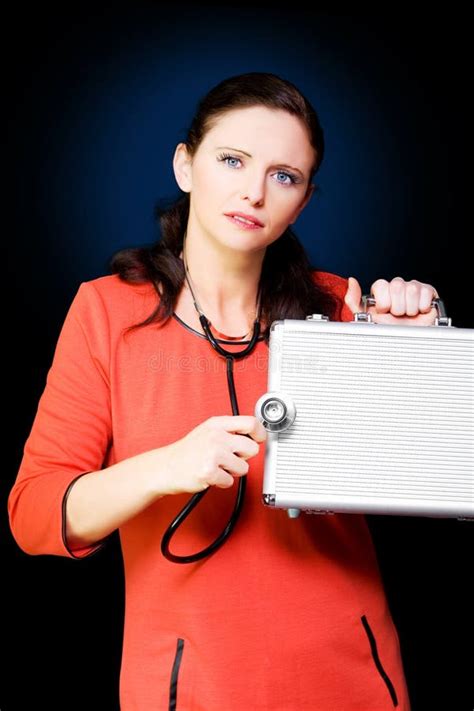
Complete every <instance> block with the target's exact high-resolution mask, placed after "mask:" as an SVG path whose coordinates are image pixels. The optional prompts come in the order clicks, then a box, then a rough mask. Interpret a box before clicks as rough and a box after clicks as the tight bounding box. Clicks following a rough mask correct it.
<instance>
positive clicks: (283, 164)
mask: <svg viewBox="0 0 474 711" xmlns="http://www.w3.org/2000/svg"><path fill="white" fill-rule="evenodd" d="M215 150H216V151H220V150H227V151H235V152H236V153H243V154H244V156H248V157H249V158H251V157H252V155H251V154H250V153H247V152H246V151H243V150H242V149H241V148H231V147H230V146H216V148H215ZM271 167H272V168H289V169H290V170H295V171H296V172H297V173H299V174H300V175H301V176H302V177H303V178H304V174H303V173H302V171H301V170H300V169H299V168H295V167H293V166H292V165H287V164H286V163H275V165H272V166H271Z"/></svg>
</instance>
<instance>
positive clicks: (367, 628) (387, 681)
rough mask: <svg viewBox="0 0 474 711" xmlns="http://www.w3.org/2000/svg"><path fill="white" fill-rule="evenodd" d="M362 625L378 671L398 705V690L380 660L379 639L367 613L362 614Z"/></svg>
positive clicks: (393, 700)
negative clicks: (377, 639) (376, 637)
mask: <svg viewBox="0 0 474 711" xmlns="http://www.w3.org/2000/svg"><path fill="white" fill-rule="evenodd" d="M360 619H361V622H362V625H363V627H364V630H365V633H366V635H367V639H368V641H369V644H370V651H371V653H372V659H373V660H374V664H375V666H376V668H377V671H378V673H379V674H380V676H381V677H382V679H383V681H384V682H385V685H386V687H387V690H388V693H389V694H390V697H391V699H392V703H393V705H394V706H398V698H397V692H396V691H395V687H394V685H393V684H392V681H391V679H390V677H389V676H388V674H387V672H386V671H385V669H384V668H383V665H382V662H381V661H380V657H379V653H378V649H377V641H376V639H375V636H374V633H373V632H372V629H371V627H370V625H369V622H368V620H367V617H366V616H365V615H362V617H361V618H360Z"/></svg>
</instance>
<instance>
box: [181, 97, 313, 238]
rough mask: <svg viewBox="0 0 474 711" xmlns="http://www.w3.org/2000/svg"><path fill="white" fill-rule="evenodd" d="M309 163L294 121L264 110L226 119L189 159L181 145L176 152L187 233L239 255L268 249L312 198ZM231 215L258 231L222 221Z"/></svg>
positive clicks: (302, 131) (308, 149)
mask: <svg viewBox="0 0 474 711" xmlns="http://www.w3.org/2000/svg"><path fill="white" fill-rule="evenodd" d="M314 160H315V151H314V149H313V147H312V146H311V143H310V141H309V138H308V134H307V129H306V128H305V125H304V124H303V123H302V122H301V120H300V119H299V118H297V117H296V116H293V115H292V114H289V113H287V112H286V111H283V110H273V109H268V108H266V107H263V106H255V107H249V108H244V109H235V110H232V111H229V112H227V113H226V114H224V115H223V116H222V117H221V118H219V119H218V120H217V122H216V123H215V124H214V125H213V127H212V128H211V129H210V130H209V131H208V132H207V134H206V135H205V137H204V139H203V141H202V142H201V144H200V146H199V148H198V150H197V151H196V153H195V155H194V157H193V158H192V159H191V158H190V157H189V156H188V155H187V152H186V148H185V145H184V144H179V146H178V147H177V149H176V153H175V160H174V167H175V174H176V179H177V180H178V184H179V185H180V187H181V188H182V189H183V190H185V191H186V192H189V193H190V217H189V220H190V222H189V225H188V230H190V229H193V230H198V231H199V232H204V233H206V234H207V235H209V236H211V237H212V238H213V239H216V240H218V241H219V242H221V243H224V244H226V245H227V246H228V247H230V248H233V249H237V250H244V251H247V250H251V251H253V250H255V249H256V250H258V249H262V248H265V247H267V246H268V245H269V244H271V243H272V242H274V241H275V240H276V239H278V237H280V235H281V234H282V233H283V232H284V231H285V229H286V228H287V227H288V225H290V224H292V223H293V222H294V221H295V220H296V219H297V217H298V215H299V213H300V212H301V210H302V209H303V208H304V207H305V205H306V204H307V202H308V200H309V198H310V197H311V193H312V190H313V187H314V186H311V185H309V176H310V171H311V168H312V166H313V164H314ZM235 212H240V213H244V214H245V215H249V216H251V217H253V218H254V219H256V220H258V221H259V222H260V223H261V224H262V226H261V227H258V228H257V229H248V226H246V225H245V224H242V222H239V221H237V220H236V219H235V218H234V219H233V218H230V217H228V215H229V213H235Z"/></svg>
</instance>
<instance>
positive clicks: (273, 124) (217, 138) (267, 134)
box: [203, 106, 314, 161]
mask: <svg viewBox="0 0 474 711" xmlns="http://www.w3.org/2000/svg"><path fill="white" fill-rule="evenodd" d="M203 143H205V144H206V147H208V148H211V149H212V148H215V149H219V148H222V147H228V148H235V149H240V150H242V151H246V152H248V153H250V154H252V155H253V154H254V153H255V152H257V151H258V152H260V153H266V152H268V151H270V152H272V153H275V154H276V155H275V158H278V160H280V161H283V160H284V159H285V160H287V159H288V158H289V157H291V155H294V153H295V151H297V152H298V154H302V153H303V154H304V153H306V152H307V153H308V156H309V160H310V161H312V160H313V156H314V149H313V147H312V145H311V142H310V138H309V135H308V128H307V126H306V124H305V123H304V122H303V120H302V119H300V118H299V117H298V116H295V115H293V114H290V113H289V112H288V111H284V110H283V109H270V108H268V107H266V106H252V107H245V108H238V109H232V110H231V111H227V112H226V113H225V114H222V115H221V116H219V117H218V118H217V119H215V120H214V121H213V122H212V124H211V126H210V128H209V130H208V132H207V133H206V136H205V137H204V140H203ZM280 154H282V155H280ZM285 154H289V155H285Z"/></svg>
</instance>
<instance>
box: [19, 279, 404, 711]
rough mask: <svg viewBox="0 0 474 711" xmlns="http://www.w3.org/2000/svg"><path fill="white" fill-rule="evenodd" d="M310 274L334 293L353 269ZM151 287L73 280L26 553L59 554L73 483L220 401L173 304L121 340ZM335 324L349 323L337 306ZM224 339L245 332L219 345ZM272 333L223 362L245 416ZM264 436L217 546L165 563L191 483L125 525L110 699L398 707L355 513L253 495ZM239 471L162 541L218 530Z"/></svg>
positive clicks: (25, 530)
mask: <svg viewBox="0 0 474 711" xmlns="http://www.w3.org/2000/svg"><path fill="white" fill-rule="evenodd" d="M313 276H314V278H315V279H317V280H319V281H320V282H321V283H322V284H324V285H325V286H326V288H327V289H329V290H331V291H333V292H334V293H336V294H337V295H338V296H339V297H340V299H341V303H342V299H343V296H344V294H345V293H346V290H347V285H348V281H347V279H345V278H343V277H340V276H337V275H335V274H331V273H329V272H322V271H320V272H314V273H313ZM156 299H157V295H156V292H155V291H154V289H153V287H152V286H151V285H150V284H142V285H130V284H127V283H125V282H122V281H121V280H120V279H119V277H118V276H117V275H109V276H104V277H100V278H97V279H93V280H91V281H87V282H83V283H81V285H80V287H79V289H78V291H77V293H76V295H75V297H74V300H73V301H72V304H71V306H70V308H69V311H68V313H67V316H66V319H65V321H64V324H63V327H62V330H61V333H60V336H59V339H58V343H57V346H56V350H55V354H54V359H53V362H52V365H51V368H50V370H49V372H48V376H47V381H46V386H45V389H44V392H43V394H42V396H41V399H40V401H39V405H38V410H37V413H36V417H35V420H34V422H33V426H32V429H31V432H30V435H29V437H28V439H27V441H26V444H25V448H24V454H23V459H22V461H21V465H20V469H19V472H18V475H17V479H16V481H15V484H14V486H13V488H12V490H11V492H10V495H9V499H8V512H9V520H10V526H11V530H12V533H13V536H14V538H15V540H16V542H17V544H18V545H19V547H20V548H21V549H22V550H23V551H25V552H26V553H29V554H31V555H45V554H46V555H60V556H69V557H73V558H77V559H80V558H83V557H85V556H87V555H90V554H92V553H93V552H94V551H96V550H98V548H99V547H100V546H102V545H104V544H105V541H100V542H98V543H97V544H95V545H91V546H88V547H84V548H77V549H75V550H70V549H69V548H68V546H67V543H66V541H65V520H64V511H65V501H66V497H67V494H68V490H69V488H70V486H71V484H72V483H73V482H74V481H75V480H76V479H77V478H78V477H80V476H82V475H83V474H84V473H87V472H90V471H95V470H98V469H101V468H104V467H107V466H110V465H112V464H114V463H116V462H119V461H121V460H123V459H126V458H128V457H132V456H134V455H137V454H139V453H141V452H146V451H148V450H150V449H154V448H156V447H161V446H164V445H167V444H169V443H170V442H173V441H176V440H177V439H180V438H181V437H183V436H184V435H185V434H186V433H187V432H189V431H190V430H191V429H192V428H194V427H195V426H196V425H198V424H199V423H200V422H203V421H204V420H206V419H207V418H209V417H211V416H213V415H232V409H231V405H230V401H229V394H228V388H227V377H226V362H225V359H224V358H222V357H221V356H219V355H218V354H217V353H216V352H215V351H214V349H213V348H212V347H211V345H210V344H209V343H208V342H207V340H206V338H205V337H204V336H203V335H202V334H199V333H198V332H197V331H194V330H193V329H192V328H190V327H188V326H187V325H185V324H184V323H183V322H182V321H180V319H179V318H178V317H177V316H176V315H175V316H174V317H172V318H170V319H168V321H167V322H166V323H164V324H152V325H149V326H146V327H144V328H140V329H138V330H136V331H134V332H131V333H129V334H128V335H127V336H125V337H124V336H123V334H122V330H123V329H124V328H126V327H127V326H129V325H132V324H134V323H137V322H139V321H142V320H143V319H144V318H145V317H147V316H148V315H149V314H150V313H151V311H152V310H153V308H154V306H155V304H156ZM341 320H343V321H348V320H352V314H351V312H350V310H349V308H348V307H347V306H346V305H345V304H343V305H342V310H341ZM226 347H227V348H229V349H232V348H235V350H236V351H239V350H241V349H242V346H236V345H235V344H234V345H233V346H226ZM267 365H268V346H267V345H266V343H265V342H264V340H260V341H259V342H258V344H257V346H256V347H255V349H254V351H253V352H252V353H251V354H250V355H249V356H247V357H246V358H244V359H242V360H237V361H235V362H234V379H235V388H236V393H237V400H238V404H239V411H240V414H241V415H245V414H251V415H253V413H254V406H255V403H256V401H257V399H258V398H259V397H260V395H262V394H263V393H264V392H266V389H267ZM264 447H265V445H264V444H262V445H261V446H260V452H259V454H258V455H257V456H255V457H253V458H252V459H250V460H249V464H250V470H249V473H248V477H247V490H246V497H245V503H244V506H243V510H242V513H241V516H240V518H239V520H238V522H237V525H236V527H235V529H234V531H233V532H232V534H231V535H230V537H229V539H228V540H227V541H226V542H225V543H224V545H223V546H222V547H221V548H219V549H218V550H217V551H216V552H215V553H214V554H213V555H211V556H210V557H208V558H205V559H204V560H201V561H199V562H197V563H191V564H187V565H179V564H175V563H171V562H169V561H168V560H166V559H165V558H164V557H163V555H162V553H161V549H160V542H161V538H162V535H163V533H164V531H165V530H166V528H167V527H168V525H169V523H170V522H171V520H172V519H173V518H174V517H175V516H176V514H177V513H178V512H179V511H180V510H181V508H182V507H183V506H184V504H185V503H186V502H187V501H188V500H189V498H190V494H180V495H176V496H165V497H163V498H161V499H158V500H157V501H156V502H155V503H154V504H152V505H151V506H149V507H148V508H146V509H145V510H144V511H142V512H141V513H139V514H138V515H136V516H135V517H133V518H132V519H130V520H129V521H127V522H126V523H125V524H124V525H123V526H121V528H120V529H119V535H120V542H121V549H122V554H123V561H124V575H125V588H126V589H125V621H124V641H123V650H122V663H121V670H120V702H121V711H148V710H150V711H152V709H153V711H156V710H157V709H163V710H164V709H177V711H296V709H298V711H356V710H357V711H384V710H385V709H387V710H388V709H393V708H395V707H396V708H398V709H400V710H403V711H409V708H410V705H409V699H408V694H407V688H406V683H405V678H404V672H403V664H402V659H401V654H400V646H399V639H398V635H397V631H396V629H395V627H394V624H393V621H392V617H391V614H390V610H389V608H388V604H387V599H386V595H385V591H384V587H383V583H382V580H381V577H380V572H379V568H378V564H377V559H376V555H375V550H374V547H373V543H372V540H371V536H370V533H369V529H368V527H367V523H366V520H365V517H364V516H362V515H359V514H335V515H332V516H327V517H324V516H310V515H306V514H302V515H300V517H299V518H297V519H290V518H289V517H288V515H287V513H286V511H283V510H270V509H268V508H267V507H265V506H264V505H263V503H262V500H261V494H262V471H263V461H264V460H263V457H264ZM236 487H237V482H235V483H234V486H233V487H231V488H230V489H218V488H217V487H211V488H210V489H209V491H208V493H207V494H206V496H205V497H204V498H203V499H202V501H201V502H200V504H199V505H198V506H197V508H196V509H195V510H194V511H193V512H192V514H191V515H190V516H189V517H188V519H187V520H186V521H185V522H184V523H183V525H182V526H181V528H180V529H179V531H178V533H177V534H176V535H175V536H174V538H173V540H172V542H171V549H172V550H173V552H175V553H177V554H181V555H184V554H189V553H193V552H196V551H198V550H201V549H202V548H204V547H205V546H207V545H208V544H209V543H210V542H211V541H213V540H214V539H215V538H216V536H217V535H218V534H219V533H220V532H221V531H222V529H223V528H224V526H225V524H226V523H227V520H228V518H229V515H230V512H231V511H232V509H233V504H234V500H235V494H236V491H237V488H236Z"/></svg>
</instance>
